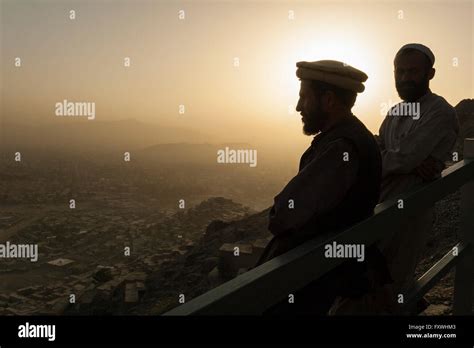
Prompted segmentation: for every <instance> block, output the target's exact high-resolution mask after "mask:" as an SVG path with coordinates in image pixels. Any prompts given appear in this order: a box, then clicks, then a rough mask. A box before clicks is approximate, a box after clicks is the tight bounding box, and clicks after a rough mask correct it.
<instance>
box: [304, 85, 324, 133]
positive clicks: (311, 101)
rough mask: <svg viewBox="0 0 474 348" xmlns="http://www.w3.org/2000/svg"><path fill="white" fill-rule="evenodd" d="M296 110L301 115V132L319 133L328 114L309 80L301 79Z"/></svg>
mask: <svg viewBox="0 0 474 348" xmlns="http://www.w3.org/2000/svg"><path fill="white" fill-rule="evenodd" d="M296 111H298V112H299V113H300V114H301V116H302V118H301V120H302V122H303V133H304V134H306V135H314V134H317V133H319V132H320V131H321V129H322V128H323V126H324V124H325V123H326V121H327V119H328V115H327V113H325V112H324V111H323V110H322V106H321V98H319V97H318V96H317V95H316V93H315V91H314V89H313V88H312V87H311V81H308V80H301V87H300V98H299V100H298V104H297V105H296Z"/></svg>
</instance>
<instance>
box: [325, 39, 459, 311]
mask: <svg viewBox="0 0 474 348" xmlns="http://www.w3.org/2000/svg"><path fill="white" fill-rule="evenodd" d="M434 61H435V57H434V54H433V52H432V51H431V50H430V49H429V48H428V47H426V46H424V45H421V44H407V45H405V46H403V47H402V48H400V50H399V51H398V53H397V54H396V56H395V59H394V66H395V71H394V75H395V86H396V88H397V92H398V95H399V96H400V98H401V99H402V102H400V103H399V104H397V105H395V106H393V107H392V108H391V109H390V110H389V111H388V113H387V116H386V117H385V119H384V121H383V123H382V125H381V126H380V131H379V133H380V134H379V136H376V138H377V141H378V144H379V146H380V151H381V155H382V162H383V170H382V192H381V197H380V201H381V202H382V201H385V200H388V199H397V198H398V197H400V196H401V195H402V194H403V193H406V192H407V191H409V190H411V189H412V188H414V187H415V186H416V185H419V184H421V183H423V182H426V181H431V180H434V179H436V178H438V177H440V175H441V171H442V170H443V169H444V167H445V165H444V163H445V161H447V160H451V159H452V150H453V147H454V144H455V142H456V139H457V136H458V132H459V125H458V120H457V116H456V112H455V110H454V108H453V107H452V106H451V105H450V104H449V103H448V102H447V101H446V100H445V99H444V98H443V97H440V96H438V95H436V94H434V93H432V92H431V90H430V88H429V82H430V80H431V79H432V78H433V77H434V75H435V69H434V68H433V64H434ZM433 219H434V209H433V208H432V207H431V208H428V209H427V210H426V211H425V212H424V213H423V214H421V215H420V216H415V217H410V218H409V219H407V221H405V222H404V223H403V224H402V226H400V228H399V230H398V232H396V233H395V235H394V236H393V237H392V238H390V239H387V240H385V241H384V242H383V243H381V244H380V248H381V251H382V252H383V254H384V256H385V258H386V260H387V263H388V267H389V270H390V275H391V278H392V280H393V284H391V285H388V286H386V287H385V288H384V290H382V289H379V291H377V292H385V295H384V296H382V297H380V298H379V300H377V301H375V302H373V303H372V304H371V305H370V306H367V305H366V304H362V305H361V304H360V303H359V304H356V303H355V301H353V300H347V301H346V303H345V304H344V305H340V306H339V307H340V308H339V309H338V310H337V311H335V313H334V314H363V313H367V314H374V313H386V314H389V313H401V308H402V306H400V305H401V304H403V303H400V302H399V301H398V300H399V295H406V292H407V290H408V289H409V288H410V287H411V286H412V285H413V281H414V276H415V269H416V265H417V263H418V261H419V259H420V256H421V253H422V251H423V249H424V246H425V243H426V240H427V237H428V235H429V233H430V232H431V230H432V225H433ZM368 307H370V308H368Z"/></svg>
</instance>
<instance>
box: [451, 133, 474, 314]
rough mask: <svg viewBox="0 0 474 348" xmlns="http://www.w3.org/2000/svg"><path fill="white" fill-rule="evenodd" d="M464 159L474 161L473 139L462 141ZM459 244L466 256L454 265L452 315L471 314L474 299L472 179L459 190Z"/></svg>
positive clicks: (473, 186)
mask: <svg viewBox="0 0 474 348" xmlns="http://www.w3.org/2000/svg"><path fill="white" fill-rule="evenodd" d="M464 159H465V160H468V159H469V160H474V139H473V138H469V139H465V140H464ZM459 232H460V236H459V237H460V239H461V243H462V244H463V245H465V246H466V247H468V248H467V250H466V252H467V254H466V255H465V256H464V257H462V258H461V259H460V260H459V262H458V263H457V264H456V277H455V279H454V299H453V314H454V315H469V314H471V315H472V313H473V311H472V309H473V308H472V307H473V297H474V285H473V283H474V178H473V179H472V180H470V181H469V182H467V183H466V184H465V185H464V186H462V188H461V224H460V231H459Z"/></svg>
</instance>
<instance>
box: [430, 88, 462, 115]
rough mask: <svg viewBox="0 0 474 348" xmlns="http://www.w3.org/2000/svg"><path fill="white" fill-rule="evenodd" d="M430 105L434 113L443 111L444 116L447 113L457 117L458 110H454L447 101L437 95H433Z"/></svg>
mask: <svg viewBox="0 0 474 348" xmlns="http://www.w3.org/2000/svg"><path fill="white" fill-rule="evenodd" d="M429 103H430V104H431V109H432V110H433V111H441V112H442V113H443V114H445V113H447V114H451V115H456V109H454V107H453V106H452V105H451V104H449V102H448V101H447V100H446V99H444V98H443V97H442V96H440V95H438V94H436V93H431V95H430V98H429Z"/></svg>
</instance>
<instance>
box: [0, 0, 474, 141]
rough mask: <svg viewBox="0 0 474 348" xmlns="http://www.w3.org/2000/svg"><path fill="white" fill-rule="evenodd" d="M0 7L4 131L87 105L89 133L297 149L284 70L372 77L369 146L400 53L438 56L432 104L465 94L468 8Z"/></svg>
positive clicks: (365, 103)
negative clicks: (131, 130)
mask: <svg viewBox="0 0 474 348" xmlns="http://www.w3.org/2000/svg"><path fill="white" fill-rule="evenodd" d="M1 4H2V6H1V9H2V17H1V50H2V51H1V60H2V79H1V81H2V86H1V87H2V91H3V92H2V93H3V95H2V97H3V105H2V117H4V119H8V120H18V121H23V122H36V121H41V122H57V121H58V117H56V116H55V114H54V112H55V103H57V102H60V101H62V100H63V99H67V100H70V101H87V102H95V103H96V119H95V120H93V121H89V122H96V121H100V120H114V119H124V118H135V119H137V120H141V121H144V122H157V123H160V124H163V125H183V126H189V127H192V128H196V129H200V130H202V131H205V132H208V133H210V134H219V136H220V138H221V139H222V140H224V141H243V142H253V143H258V142H262V143H267V144H268V143H272V142H280V141H283V142H288V143H303V142H304V143H305V144H306V143H308V141H309V140H310V138H308V137H305V136H303V135H302V132H301V128H302V124H301V120H300V116H299V115H298V114H297V113H296V112H294V111H293V113H290V112H289V110H292V109H294V106H295V105H296V103H297V98H298V91H299V81H298V79H297V78H296V76H295V70H296V68H295V64H296V62H297V61H300V60H308V61H313V60H319V59H335V60H341V61H344V62H346V63H348V64H350V65H353V66H354V67H356V68H358V69H361V70H363V71H364V72H366V73H367V75H368V76H369V79H368V80H367V82H366V91H365V92H363V93H362V94H359V96H358V98H357V101H356V107H355V108H354V109H353V112H354V114H355V115H357V116H358V117H359V118H360V119H361V120H362V121H363V122H364V123H366V125H367V126H368V127H369V128H370V129H371V130H372V131H374V132H375V133H377V132H378V127H379V125H380V123H381V122H382V119H383V116H382V115H381V111H380V110H381V109H382V106H381V104H382V103H389V102H390V101H392V102H393V103H395V102H397V101H399V98H398V96H397V94H396V90H395V87H394V80H393V57H394V55H395V53H396V51H397V50H398V49H399V48H400V47H401V46H402V45H403V44H405V43H409V42H421V43H423V44H425V45H427V46H429V47H430V48H431V49H432V50H433V52H434V54H435V56H436V63H435V68H436V76H435V78H434V80H433V81H432V83H431V88H432V90H433V92H435V93H437V94H440V95H442V96H444V97H445V98H446V99H447V100H448V102H450V103H451V104H452V105H455V104H457V103H458V102H459V101H460V100H461V99H463V98H472V97H473V94H474V93H473V64H472V63H473V15H474V14H473V1H469V0H466V1H463V0H450V1H416V2H408V1H339V2H338V1H336V2H334V1H331V2H328V1H270V0H268V1H158V0H153V1H152V0H148V1H132V0H128V1H105V0H91V1H84V0H80V1H46V0H43V1H32V0H1ZM70 10H75V11H76V18H75V19H74V20H71V19H70V18H69V16H70ZM180 10H184V15H185V18H184V19H180V18H179V15H180V12H179V11H180ZM290 11H293V12H290ZM181 14H182V13H181ZM292 15H293V17H292ZM16 57H20V58H21V60H22V66H21V68H17V67H15V58H16ZM124 57H130V59H131V66H130V67H129V68H127V67H124ZM236 58H238V60H239V66H238V67H236V66H234V65H235V63H236ZM456 59H457V62H458V66H454V65H455V64H453V63H454V62H455V61H456ZM179 104H184V105H185V113H184V114H179ZM68 121H71V122H75V121H76V120H73V119H71V120H68ZM282 136H283V137H284V140H282V139H281V137H282Z"/></svg>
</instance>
